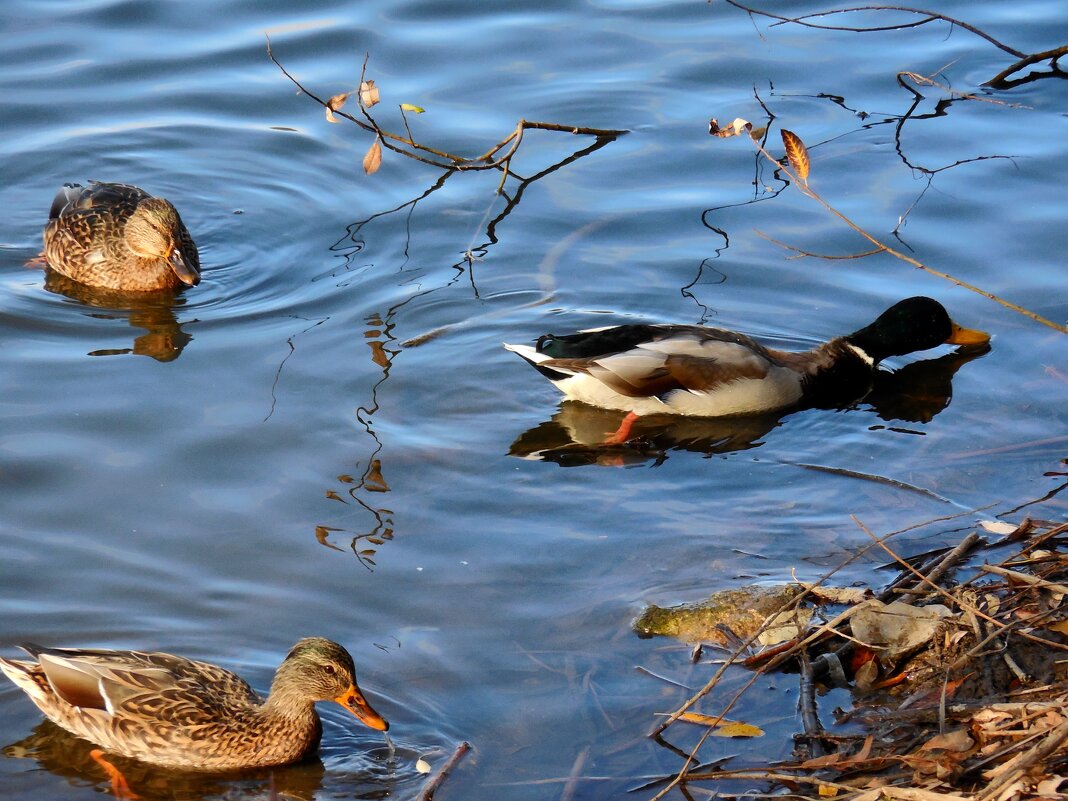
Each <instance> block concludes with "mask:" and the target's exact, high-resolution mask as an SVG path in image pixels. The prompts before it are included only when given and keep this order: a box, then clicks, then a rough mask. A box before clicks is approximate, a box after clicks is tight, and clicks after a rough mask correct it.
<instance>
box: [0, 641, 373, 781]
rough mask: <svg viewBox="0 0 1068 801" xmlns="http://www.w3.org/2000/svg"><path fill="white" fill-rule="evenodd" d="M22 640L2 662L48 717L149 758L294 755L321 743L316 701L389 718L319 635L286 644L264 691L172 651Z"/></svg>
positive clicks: (216, 764)
mask: <svg viewBox="0 0 1068 801" xmlns="http://www.w3.org/2000/svg"><path fill="white" fill-rule="evenodd" d="M22 648H23V650H25V651H26V652H27V653H28V654H30V655H31V656H32V657H34V658H35V659H36V661H35V662H29V661H19V660H14V659H3V658H0V669H2V670H3V671H4V673H6V674H7V676H8V678H10V679H11V680H12V681H13V682H15V684H17V685H18V686H19V688H21V689H22V690H23V691H24V692H25V693H26V694H27V695H28V696H29V697H30V700H31V701H33V702H34V704H36V705H37V708H38V709H40V710H41V711H42V712H43V713H44V714H45V715H46V716H47V717H48V718H49V719H50V720H52V721H53V722H54V723H57V724H58V725H60V726H62V727H63V728H64V729H66V730H67V731H69V732H71V733H72V734H75V735H77V736H79V737H82V738H84V739H86V740H90V741H92V742H94V743H96V744H98V745H100V746H102V747H103V748H104V749H106V750H107V751H108V752H109V753H112V754H118V755H121V756H125V757H131V758H134V759H140V760H142V761H144V762H151V763H153V764H156V765H164V766H167V767H176V768H184V769H187V770H217V771H221V770H231V769H237V768H252V767H266V766H270V765H284V764H287V763H290V762H296V761H298V760H300V759H302V758H303V757H305V756H307V755H309V754H310V753H312V752H314V751H315V750H316V748H317V746H318V744H319V738H320V736H321V734H322V724H321V723H320V721H319V715H318V714H317V713H316V711H315V702H316V701H335V702H336V703H338V704H341V705H342V706H343V707H345V708H346V709H348V710H349V711H350V712H352V714H354V715H355V716H356V717H357V718H359V719H360V720H361V721H363V723H365V724H366V725H368V726H370V727H371V728H372V729H376V730H378V731H385V730H386V729H388V728H389V724H388V723H387V722H386V721H385V720H384V719H383V718H382V716H381V715H379V714H378V713H377V712H375V711H374V709H372V708H371V706H370V704H368V703H367V701H366V700H365V699H364V697H363V695H362V694H361V693H360V690H359V688H358V687H357V686H356V669H355V667H354V666H353V663H352V657H351V656H349V653H348V651H346V650H345V649H344V648H342V647H341V646H340V645H338V644H337V643H335V642H332V641H330V640H326V639H323V638H321V637H309V638H306V639H303V640H300V641H299V642H298V643H297V644H296V645H294V646H293V648H292V650H290V652H289V654H288V655H287V656H286V658H285V660H284V661H283V662H282V664H281V665H280V666H279V668H278V671H277V672H276V673H275V676H274V682H273V683H272V684H271V692H270V695H268V696H267V698H266V700H261V699H260V698H259V696H257V695H256V693H255V692H254V691H253V689H252V688H251V687H250V686H249V685H248V684H247V683H246V682H245V681H244V680H243V679H242V678H240V677H239V676H237V675H235V674H233V673H231V672H230V671H228V670H225V669H223V668H221V667H218V666H216V665H212V664H209V663H207V662H195V661H193V660H191V659H185V658H183V657H180V656H172V655H170V654H161V653H143V652H141V651H110V650H79V649H73V648H40V647H38V646H36V645H23V646H22Z"/></svg>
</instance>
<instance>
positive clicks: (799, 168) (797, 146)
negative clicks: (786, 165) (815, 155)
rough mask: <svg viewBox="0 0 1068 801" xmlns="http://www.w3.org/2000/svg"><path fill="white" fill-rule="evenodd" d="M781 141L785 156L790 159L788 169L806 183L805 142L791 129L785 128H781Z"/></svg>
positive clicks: (807, 163) (807, 164)
mask: <svg viewBox="0 0 1068 801" xmlns="http://www.w3.org/2000/svg"><path fill="white" fill-rule="evenodd" d="M781 133H782V143H783V146H784V147H785V148H786V158H787V159H788V160H789V161H790V169H792V170H793V171H794V173H796V175H797V177H798V178H800V179H801V180H802V181H804V182H805V183H808V168H809V162H808V150H807V149H806V148H805V143H804V142H802V141H801V137H800V136H798V135H797V134H795V133H794V132H793V131H788V130H786V129H785V128H783V129H782V131H781Z"/></svg>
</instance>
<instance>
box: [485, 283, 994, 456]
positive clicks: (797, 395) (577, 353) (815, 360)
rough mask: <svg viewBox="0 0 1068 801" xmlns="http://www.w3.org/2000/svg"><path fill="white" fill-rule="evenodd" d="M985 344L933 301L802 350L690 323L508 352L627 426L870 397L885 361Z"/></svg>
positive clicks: (584, 335)
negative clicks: (623, 417) (651, 417)
mask: <svg viewBox="0 0 1068 801" xmlns="http://www.w3.org/2000/svg"><path fill="white" fill-rule="evenodd" d="M989 340H990V337H989V336H988V335H987V334H984V333H983V332H982V331H972V330H969V329H967V328H961V327H960V326H959V325H957V324H956V323H954V322H953V321H952V320H951V319H950V318H949V315H948V314H947V313H946V310H945V309H944V308H943V307H942V304H940V303H938V302H937V301H934V300H931V299H930V298H923V297H917V298H908V299H907V300H903V301H901V302H900V303H895V304H894V305H893V306H891V307H890V308H889V309H887V310H886V311H885V312H883V313H882V314H880V315H879V317H878V319H877V320H876V321H875V322H874V323H872V324H871V325H868V326H865V327H864V328H861V329H860V330H859V331H855V332H853V333H852V334H849V335H847V336H844V337H837V338H835V339H832V340H831V341H830V342H827V343H825V344H823V345H820V346H819V347H818V348H815V349H813V350H810V351H805V352H802V353H789V352H786V351H780V350H771V349H770V348H765V347H764V346H763V345H760V344H759V343H758V342H756V341H755V340H753V339H750V338H749V337H747V336H745V335H743V334H738V333H735V332H733V331H724V330H722V329H719V328H704V327H702V326H696V325H642V324H632V325H621V326H616V327H612V328H598V329H593V330H590V331H583V332H581V333H578V334H571V335H570V336H555V335H553V334H546V335H545V336H542V337H540V338H539V339H538V340H537V344H536V346H535V347H530V346H529V345H508V344H506V345H505V347H506V348H507V349H508V350H510V351H513V352H515V353H518V354H519V355H520V356H522V357H523V358H524V359H526V360H527V361H528V362H530V364H531V365H533V366H534V368H535V369H536V370H537V371H538V372H540V373H541V374H542V375H543V376H545V377H546V378H548V379H549V380H550V381H551V382H552V383H553V384H555V385H556V388H557V389H559V390H560V391H561V392H563V393H564V395H566V396H567V397H568V398H570V399H572V400H578V401H583V402H585V403H589V404H591V405H593V406H601V407H603V408H607V409H618V410H621V411H626V412H630V415H629V416H628V420H631V421H633V418H634V417H635V416H637V415H640V414H657V413H660V414H664V413H666V414H688V415H699V416H705V417H720V416H726V415H742V414H757V413H760V412H767V411H772V410H775V409H782V408H786V407H790V406H799V405H821V404H826V403H833V402H835V401H841V400H845V401H850V400H854V399H855V398H857V397H860V396H862V395H863V394H865V393H866V392H867V390H868V388H869V386H870V384H871V380H872V376H873V375H874V372H875V367H876V365H877V364H878V363H879V362H880V361H882V360H883V359H885V358H886V357H888V356H901V355H904V354H906V353H912V352H913V351H917V350H925V349H927V348H933V347H935V346H936V345H941V344H943V343H950V344H955V345H979V344H984V343H986V342H988V341H989ZM618 436H620V437H622V436H625V432H624V431H623V429H621V431H620V432H619V435H618ZM617 441H622V440H621V439H618V440H617Z"/></svg>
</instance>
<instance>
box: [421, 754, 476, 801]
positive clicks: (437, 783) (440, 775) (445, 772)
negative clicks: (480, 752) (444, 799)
mask: <svg viewBox="0 0 1068 801" xmlns="http://www.w3.org/2000/svg"><path fill="white" fill-rule="evenodd" d="M470 750H471V744H470V743H468V742H466V741H465V742H461V743H460V744H459V745H457V746H456V750H455V751H453V752H452V756H451V757H449V761H448V762H446V763H445V764H444V765H442V766H441V770H439V771H438V772H437V773H435V774H434V776H433V777H432V778H431V779H430V780H429V781H428V782H427V783H426V784H425V785H423V789H422V791H421V792H420V793H419V799H418V801H431V799H433V798H434V793H435V792H437V790H438V788H439V787H441V783H442V782H444V781H445V780H446V779H447V778H448V777H449V773H451V772H452V769H453V768H455V767H456V765H457V764H459V762H460V760H461V759H463V758H464V755H465V754H467V752H468V751H470Z"/></svg>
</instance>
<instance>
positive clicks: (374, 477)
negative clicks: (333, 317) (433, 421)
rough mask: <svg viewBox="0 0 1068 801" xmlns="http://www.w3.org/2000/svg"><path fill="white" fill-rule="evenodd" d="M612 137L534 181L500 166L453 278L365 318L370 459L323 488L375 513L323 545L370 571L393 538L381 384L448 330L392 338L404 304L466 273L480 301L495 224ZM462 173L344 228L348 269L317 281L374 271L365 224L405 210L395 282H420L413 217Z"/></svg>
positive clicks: (361, 419) (345, 281)
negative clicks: (401, 360) (494, 200)
mask: <svg viewBox="0 0 1068 801" xmlns="http://www.w3.org/2000/svg"><path fill="white" fill-rule="evenodd" d="M614 139H615V137H614V136H611V137H609V136H601V137H596V138H595V139H594V141H593V142H592V143H591V144H589V145H587V146H585V147H582V148H579V149H578V150H575V151H574V152H572V153H570V154H568V155H567V156H565V157H564V158H562V159H560V160H559V161H557V162H555V163H553V164H551V165H550V166H548V167H546V168H545V169H543V170H541V171H539V172H537V173H535V174H533V175H531V176H530V177H525V178H524V177H522V176H519V175H516V174H515V172H514V171H512V170H509V171H506V170H505V169H504V168H499V169H500V171H501V172H502V174H503V180H502V182H501V186H500V189H499V192H498V196H500V197H503V199H504V208H503V209H502V210H501V211H500V212H499V213H498V214H496V215H494V216H493V217H490V216H489V215H488V214H487V215H486V218H485V220H484V223H483V224H482V225H481V226H480V230H481V231H482V232H483V233H480V234H479V235H478V236H476V237H472V238H471V239H470V241H471V243H472V244H470V245H469V246H468V247H466V248H464V249H463V254H464V255H463V258H462V259H461V260H460V261H458V262H456V263H455V264H453V265H452V269H453V270H454V271H455V272H454V273H452V274H451V275H450V276H449V277H448V279H447V280H443V281H441V283H439V284H437V285H435V286H430V287H428V288H421V287H422V285H421V283H420V289H419V290H417V291H415V292H411V293H410V294H408V295H407V296H406V297H405V298H404V299H403V300H401V301H399V302H398V303H396V304H394V305H392V306H390V307H389V308H388V309H387V310H386V312H385V313H384V314H382V313H376V314H373V315H371V316H369V317H368V318H367V319H366V320H365V322H366V324H367V325H368V326H369V327H368V328H367V330H365V331H364V332H363V336H364V339H365V340H366V342H367V344H368V346H369V347H370V355H371V361H372V362H373V363H374V365H375V366H376V367H377V368H378V369H379V370H381V377H380V378H378V380H377V381H375V382H374V384H373V385H372V386H371V389H370V393H369V398H368V399H367V401H365V402H364V404H363V405H361V406H359V407H358V408H357V409H356V421H357V422H358V423H359V424H360V426H362V428H363V430H364V431H365V432H366V433H367V436H368V438H369V444H368V447H369V452H368V453H367V454H366V456H364V457H363V458H361V459H359V460H357V462H356V468H357V469H356V470H355V471H352V472H345V473H342V474H340V475H338V476H337V479H336V480H337V482H338V483H339V484H340V485H341V486H339V487H335V488H331V489H328V490H327V491H326V497H327V498H329V499H331V500H333V501H337V502H339V503H342V504H346V505H350V504H352V505H355V506H356V507H357V508H358V509H360V510H362V511H363V512H364V513H366V514H368V515H370V517H371V519H372V521H373V522H372V524H371V528H370V529H369V530H355V529H352V528H345V527H340V526H334V525H325V524H321V525H317V526H316V527H315V537H316V539H317V540H318V542H319V543H320V544H321V545H324V546H326V547H327V548H331V549H332V550H335V551H343V550H344V548H342V547H339V545H337V544H336V542H337V541H338V540H345V539H347V540H348V542H347V547H348V549H349V550H351V551H352V553H353V554H354V555H355V556H356V558H357V559H358V560H359V561H360V563H361V564H362V565H363V566H364V567H366V568H367V569H368V570H373V569H374V566H375V559H376V555H377V552H378V548H379V547H381V546H382V545H384V544H385V543H386V542H387V541H389V540H391V539H393V535H394V518H393V510H392V509H389V508H387V507H386V506H384V505H381V504H380V503H379V501H378V499H377V498H376V497H375V496H376V495H381V494H384V493H387V492H389V491H390V488H389V484H388V482H387V481H386V478H385V472H384V467H383V462H384V460H385V459H384V453H385V443H383V441H382V440H381V438H380V437H379V434H378V432H377V431H376V429H375V426H374V416H375V414H376V413H377V412H378V411H379V409H380V405H379V400H378V392H379V389H380V388H381V387H382V386H383V384H385V382H386V381H387V380H388V379H389V375H390V371H391V369H392V368H393V362H394V359H396V357H397V356H398V355H399V354H400V353H401V352H402V351H403V350H404V348H406V347H415V346H417V345H420V344H424V343H426V342H428V341H430V340H431V339H434V338H435V337H437V336H440V335H441V334H442V333H444V331H445V329H437V330H435V331H432V332H429V333H426V334H424V335H422V336H420V337H416V338H415V339H412V340H409V341H407V342H404V343H400V342H398V340H397V338H396V337H395V336H394V334H393V330H394V328H395V327H396V325H397V322H398V318H399V317H400V315H401V312H402V310H403V309H404V307H405V306H407V305H408V304H409V303H412V301H414V300H416V299H417V298H425V297H427V296H428V295H431V294H433V293H435V292H439V291H441V290H445V289H448V288H449V287H452V286H454V285H455V284H456V283H457V282H458V281H459V279H460V277H461V276H462V275H464V274H465V273H466V274H467V275H468V277H469V281H470V283H471V291H472V293H473V294H474V297H476V298H478V297H479V292H478V287H477V286H476V284H475V280H474V273H473V267H474V263H475V262H476V261H477V260H479V259H481V258H484V257H485V256H486V255H487V254H488V252H489V250H490V248H491V247H492V246H493V245H495V244H497V242H498V231H497V229H498V226H500V224H501V223H502V222H503V221H504V220H505V219H506V218H507V217H508V216H509V215H510V214H512V212H513V211H515V210H516V208H517V207H518V206H519V203H520V201H521V200H522V198H523V193H524V191H525V190H526V188H527V187H528V186H530V185H531V184H532V183H534V182H535V181H538V180H540V179H541V178H544V177H545V176H547V175H551V174H552V173H554V172H556V171H557V170H559V169H561V168H562V167H564V166H566V165H568V164H572V163H573V162H575V161H577V160H578V159H580V158H583V157H585V156H588V155H590V154H592V153H594V152H596V151H598V150H600V149H601V148H602V147H604V146H605V145H607V144H608V143H609V142H611V141H613V140H614ZM457 172H458V170H445V171H444V172H443V173H442V174H441V175H440V176H439V177H438V178H437V180H435V181H434V182H433V183H432V184H431V185H430V186H429V187H427V188H426V189H425V190H423V191H422V192H420V193H419V194H418V195H416V196H415V197H413V198H412V199H411V200H408V201H406V202H404V203H401V204H399V205H398V206H395V207H394V208H392V209H389V210H387V211H381V212H376V213H375V214H372V215H371V216H369V217H367V218H365V219H362V220H357V221H355V222H352V223H350V224H349V225H347V226H346V228H345V233H344V235H343V236H341V237H340V238H339V239H338V241H337V242H335V243H334V244H333V245H331V246H330V252H331V253H335V254H338V255H339V256H340V257H341V258H342V259H344V264H343V266H341V267H340V268H339V269H336V270H332V271H331V272H329V273H327V274H325V275H322V276H320V277H318V278H316V279H314V280H323V279H325V278H329V279H333V280H336V281H338V283H337V286H338V287H339V288H340V287H346V286H349V285H351V284H353V283H355V282H356V281H358V280H359V279H360V278H362V277H363V276H364V275H365V274H366V273H367V272H368V271H370V270H371V269H373V267H374V264H373V262H366V263H365V262H359V261H357V256H358V255H359V254H362V253H364V252H365V250H366V249H367V229H368V227H369V226H370V225H371V223H373V222H376V221H381V220H383V219H385V218H387V217H389V216H391V215H393V214H397V213H400V212H405V211H406V213H407V217H406V220H405V226H404V231H405V242H404V249H403V253H404V261H402V262H401V264H400V265H399V275H400V276H401V278H400V279H399V280H398V281H397V286H398V287H401V286H408V285H410V284H412V283H414V282H417V281H419V282H421V281H422V280H423V274H422V272H421V271H416V270H412V269H409V268H407V267H406V265H407V261H408V258H409V255H410V252H411V231H412V225H411V222H412V216H413V215H414V213H415V211H416V208H417V207H418V205H419V203H420V202H421V201H422V200H424V199H425V198H427V197H429V196H430V195H431V194H433V193H434V192H436V191H438V190H439V189H441V188H442V187H443V186H444V185H445V182H446V181H447V180H448V179H449V178H450V177H451V176H453V175H454V174H456V173H457ZM508 179H511V181H512V182H513V183H514V184H515V185H514V187H511V188H509V186H507V185H506V184H508ZM482 237H484V241H483V242H482V243H480V244H474V243H475V242H476V241H477V239H479V238H482ZM339 535H340V536H339Z"/></svg>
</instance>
